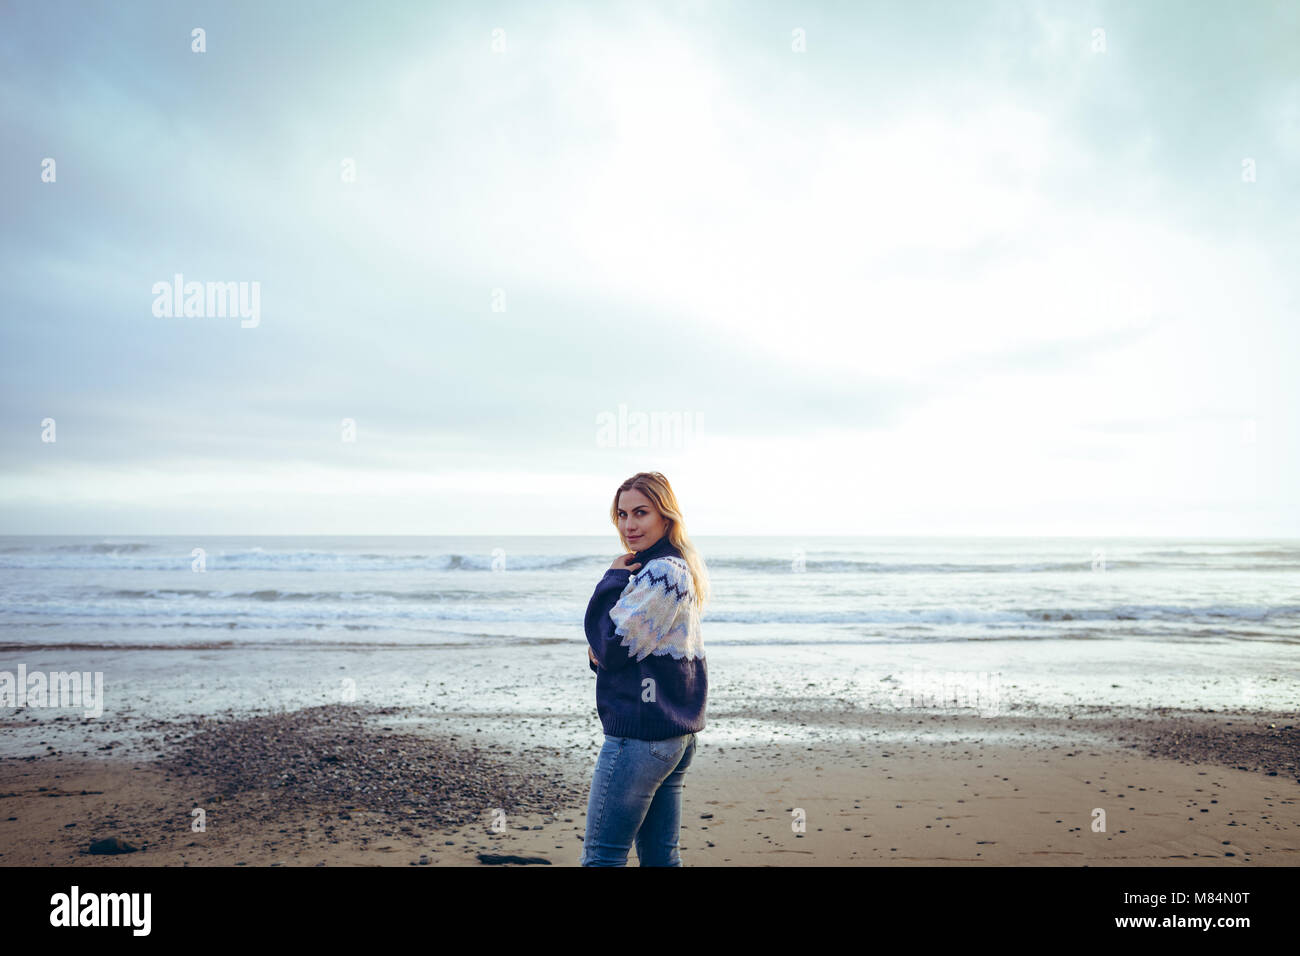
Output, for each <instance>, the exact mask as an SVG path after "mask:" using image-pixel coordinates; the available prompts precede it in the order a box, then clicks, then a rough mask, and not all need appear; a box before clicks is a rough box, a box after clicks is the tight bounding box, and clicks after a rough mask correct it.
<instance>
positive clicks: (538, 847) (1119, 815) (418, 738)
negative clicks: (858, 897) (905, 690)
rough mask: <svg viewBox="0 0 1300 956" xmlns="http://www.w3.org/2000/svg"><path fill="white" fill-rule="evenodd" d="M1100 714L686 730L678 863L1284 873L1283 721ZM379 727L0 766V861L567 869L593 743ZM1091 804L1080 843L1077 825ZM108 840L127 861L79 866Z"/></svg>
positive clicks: (379, 719) (1295, 787)
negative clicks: (688, 748) (727, 735)
mask: <svg viewBox="0 0 1300 956" xmlns="http://www.w3.org/2000/svg"><path fill="white" fill-rule="evenodd" d="M1109 710H1110V709H1107V708H1097V709H1096V710H1095V711H1093V712H1087V711H1085V710H1082V709H1081V710H1079V711H1077V712H1075V713H1073V714H1070V715H1065V716H1029V715H1023V716H1022V715H1014V714H1007V715H1002V716H998V717H992V718H986V717H978V716H975V715H973V714H969V715H968V714H960V713H931V714H926V713H923V712H918V711H911V712H893V713H890V712H876V713H873V712H861V711H857V710H854V709H849V710H845V711H844V712H842V713H839V714H833V713H828V712H826V711H819V712H816V713H812V712H810V713H809V714H807V715H800V714H798V713H797V712H795V713H792V712H791V711H790V710H789V709H787V710H784V711H782V713H781V714H780V721H781V723H780V724H779V726H780V727H781V728H786V727H788V726H790V724H791V723H792V722H793V723H794V724H796V725H799V724H802V725H803V733H802V734H799V733H792V732H790V731H788V730H784V729H782V730H779V731H775V732H774V734H773V736H772V739H771V740H770V742H768V743H762V744H752V745H744V746H737V745H713V744H710V742H709V734H708V731H707V730H706V731H704V732H702V733H701V734H700V742H699V748H698V751H697V754H696V757H695V760H694V763H693V766H692V768H691V770H690V772H689V774H688V776H687V782H686V789H685V793H684V799H683V818H682V834H681V847H682V857H683V861H684V862H685V864H686V865H688V866H854V865H903V866H906V865H914V866H923V865H944V866H947V865H953V866H967V865H975V866H978V865H990V864H991V865H999V866H1018V865H1035V866H1037V865H1044V864H1046V865H1063V866H1080V865H1089V866H1105V865H1126V866H1132V865H1138V866H1143V865H1150V866H1171V865H1173V866H1242V865H1250V866H1287V865H1296V864H1297V863H1300V766H1298V765H1297V755H1298V754H1300V733H1298V732H1297V730H1296V724H1295V723H1294V722H1293V720H1294V716H1293V715H1292V716H1291V717H1287V716H1286V715H1276V714H1267V713H1258V712H1257V713H1254V714H1229V713H1222V712H1218V713H1198V712H1177V711H1162V712H1159V713H1149V714H1139V715H1118V714H1115V713H1113V712H1105V711H1109ZM402 716H403V715H402V713H401V709H400V708H375V707H372V706H364V705H348V704H333V705H325V706H320V707H311V708H303V709H300V710H296V711H290V712H281V713H272V714H268V715H261V716H252V717H247V716H243V717H229V718H224V719H215V720H214V719H210V718H194V719H193V720H191V721H190V723H189V726H178V725H175V724H171V725H168V724H163V723H161V722H160V723H159V724H158V726H157V727H156V728H154V731H155V736H154V737H152V738H149V737H147V736H145V737H144V738H142V739H143V740H144V741H145V742H144V743H142V745H141V747H140V748H139V749H138V751H137V752H135V753H124V752H122V751H123V749H124V748H122V747H112V748H110V750H109V754H111V755H106V756H86V755H84V754H73V753H63V752H60V751H55V750H51V751H49V752H47V754H46V755H45V756H28V757H7V758H4V759H3V760H0V801H2V802H0V851H2V855H0V864H3V865H7V866H16V865H46V864H49V865H74V866H110V867H111V866H132V865H169V866H190V865H193V866H239V865H247V866H357V865H360V866H412V865H414V866H420V865H429V866H483V865H552V866H576V865H577V864H578V859H579V854H580V851H581V839H582V836H583V833H584V822H585V810H586V795H587V787H588V785H589V781H590V773H591V770H592V768H593V766H594V761H595V753H596V749H597V747H598V742H599V733H598V731H597V732H595V733H592V734H590V735H589V736H590V738H591V739H590V741H589V742H588V743H587V744H586V745H583V744H580V743H574V744H569V745H567V746H556V745H555V744H554V743H552V744H551V745H549V746H548V745H536V744H529V743H526V742H528V741H530V740H533V739H536V738H537V737H538V736H539V735H540V736H541V738H542V739H549V740H554V736H553V732H554V730H555V728H554V726H552V725H553V724H554V723H555V722H556V721H557V720H558V721H567V720H570V719H572V718H564V717H559V718H557V717H552V716H548V715H541V716H537V717H531V716H527V717H520V716H518V715H511V716H509V717H498V718H495V719H494V718H492V717H490V716H488V715H483V716H481V717H480V718H478V719H477V720H476V721H475V722H474V723H473V725H472V726H471V728H470V729H468V730H467V729H466V721H465V719H464V715H458V720H457V723H458V726H459V729H458V730H456V731H454V732H453V731H452V730H451V729H450V727H448V728H445V729H443V730H441V731H437V730H430V729H429V728H428V727H424V728H422V729H421V730H419V731H418V732H412V731H411V730H410V729H408V728H406V727H403V726H402V721H401V718H402ZM726 716H727V715H717V718H718V719H726ZM736 716H740V715H736ZM744 716H745V717H746V718H747V719H752V720H762V719H763V717H762V715H761V714H758V713H749V714H746V715H744ZM805 717H806V718H807V719H804V718H805ZM774 719H775V718H774ZM86 726H87V728H88V733H89V732H90V728H92V727H93V726H94V725H93V724H92V723H90V722H87V724H86ZM776 726H778V725H776V724H774V727H776ZM385 728H387V729H385ZM580 729H581V728H578V730H580ZM855 730H856V731H857V734H858V737H859V738H860V739H858V740H851V739H848V738H849V737H850V736H851V735H853V733H854V731H855ZM503 740H515V741H517V744H516V745H514V746H506V745H503V744H502V743H500V741H503ZM488 741H494V742H491V743H489V742H488ZM150 751H151V752H150ZM195 808H201V809H202V810H203V811H204V814H205V820H204V825H205V829H204V830H203V831H201V832H196V831H195V830H193V829H192V826H193V824H192V821H193V820H194V815H193V811H194V810H195ZM497 808H500V810H501V811H502V812H501V813H498V812H497ZM1097 809H1100V810H1104V811H1105V830H1104V832H1100V831H1094V829H1093V822H1094V819H1096V816H1095V815H1094V811H1095V810H1097ZM797 810H798V811H802V814H803V819H804V826H803V830H802V832H797V831H796V829H795V827H794V826H793V825H792V821H795V819H796V811H797ZM114 838H116V839H117V840H120V841H123V843H125V844H129V845H131V846H134V847H136V848H137V849H136V852H120V853H116V854H98V853H95V854H92V853H90V852H88V850H89V847H90V845H91V844H92V842H95V841H100V840H106V839H107V840H112V839H114ZM628 863H629V865H630V866H635V865H637V861H636V853H635V850H633V851H632V853H631V854H630V855H629V860H628Z"/></svg>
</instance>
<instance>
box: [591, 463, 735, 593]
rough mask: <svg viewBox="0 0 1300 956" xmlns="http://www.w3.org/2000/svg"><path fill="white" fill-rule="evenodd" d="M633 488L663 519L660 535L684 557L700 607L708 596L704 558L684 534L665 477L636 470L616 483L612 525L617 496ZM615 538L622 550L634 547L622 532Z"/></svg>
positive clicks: (684, 528) (616, 507)
mask: <svg viewBox="0 0 1300 956" xmlns="http://www.w3.org/2000/svg"><path fill="white" fill-rule="evenodd" d="M633 488H635V489H636V490H637V491H639V492H641V494H643V495H645V496H646V497H647V498H649V499H650V500H651V501H652V502H654V506H655V507H656V508H658V509H659V513H660V514H661V515H663V516H664V518H665V519H666V520H667V522H668V528H667V530H666V531H664V537H666V538H667V539H668V540H669V541H671V542H672V543H673V545H674V546H675V547H676V548H677V550H678V551H680V552H681V553H682V557H683V558H685V559H686V566H687V567H688V568H690V571H691V580H692V582H694V585H695V606H696V607H697V608H703V607H704V605H705V604H706V603H708V600H709V597H710V589H709V571H708V568H707V567H705V565H704V559H703V558H702V557H700V553H699V552H698V551H697V550H695V545H694V544H692V543H691V539H690V538H689V537H687V535H686V521H685V519H684V518H683V517H682V508H681V505H679V504H678V503H677V496H676V495H675V494H673V486H672V485H670V484H668V479H667V478H665V477H664V476H663V475H662V474H660V473H659V472H657V471H638V472H637V473H636V474H635V475H633V476H632V477H631V478H629V479H628V480H627V481H625V482H623V483H622V484H621V485H619V486H618V490H617V491H615V492H614V503H613V504H612V505H610V506H609V518H610V520H611V521H612V522H614V527H615V528H617V527H618V496H619V495H621V494H622V493H623V492H625V491H630V490H631V489H633ZM618 537H619V540H620V541H622V542H623V548H624V549H625V550H627V551H635V550H636V549H635V548H633V547H632V545H631V544H629V543H628V540H627V538H625V537H623V532H622V531H620V532H619V533H618Z"/></svg>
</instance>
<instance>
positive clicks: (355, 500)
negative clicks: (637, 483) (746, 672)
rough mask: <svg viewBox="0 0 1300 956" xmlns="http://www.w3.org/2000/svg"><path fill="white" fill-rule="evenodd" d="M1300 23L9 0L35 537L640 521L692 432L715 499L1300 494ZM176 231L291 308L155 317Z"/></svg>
mask: <svg viewBox="0 0 1300 956" xmlns="http://www.w3.org/2000/svg"><path fill="white" fill-rule="evenodd" d="M195 28H202V30H203V31H204V33H203V35H202V41H203V43H204V44H205V46H206V49H205V51H204V52H195V51H194V50H193V48H192V47H193V45H194V44H195V43H196V42H197V41H196V39H195V38H194V36H193V35H192V31H193V30H194V29H195ZM801 46H802V47H803V49H800V47H801ZM1298 49H1300V4H1295V3H1265V2H1245V3H1233V4H1221V3H1187V2H1166V3H1141V4H1136V3H1131V2H1122V3H1094V4H1088V3H1078V2H1069V3H1065V2H1062V3H1033V2H1003V3H997V2H990V3H973V2H972V3H965V2H946V3H924V2H922V3H918V2H901V0H900V2H897V3H871V4H866V3H802V2H801V3H785V4H775V3H755V2H736V3H720V2H714V3H693V4H687V3H681V4H673V3H659V4H652V3H645V2H642V3H628V4H626V5H618V4H615V3H609V2H592V3H587V4H563V3H551V2H546V3H540V2H519V3H511V4H505V3H497V4H494V3H468V2H467V3H463V4H449V3H438V4H426V3H414V2H412V3H409V4H406V3H391V2H390V3H373V4H359V3H355V2H351V0H350V2H346V3H311V4H287V3H271V2H267V3H261V2H248V3H229V2H221V3H211V4H207V3H204V4H187V3H175V2H158V3H138V2H133V3H129V4H101V3H85V4H75V3H38V2H10V3H6V4H4V5H3V6H2V7H0V116H2V117H3V146H2V150H3V151H2V153H0V190H2V191H3V195H2V197H0V198H2V200H3V227H2V228H3V236H2V239H0V241H2V242H3V248H2V249H0V253H2V254H0V279H2V280H3V281H2V282H0V303H2V306H3V321H4V325H3V354H2V357H0V363H2V364H3V369H2V370H3V376H2V378H0V389H2V390H3V391H2V393H0V394H2V396H3V420H2V421H0V456H2V457H3V469H2V475H0V532H8V533H39V532H51V533H87V534H131V533H135V534H149V533H263V532H265V533H317V532H319V533H349V532H350V533H426V534H439V533H449V534H450V533H492V534H500V533H542V534H583V533H602V532H608V530H609V525H608V518H607V510H608V507H609V502H610V499H611V497H612V494H613V490H614V488H615V487H616V485H617V484H618V482H620V481H621V480H622V479H624V478H626V477H627V476H629V475H630V474H632V473H633V472H636V471H639V470H659V471H662V472H664V473H665V474H666V475H667V476H668V477H669V479H670V480H671V481H672V482H673V484H674V486H675V487H676V489H677V492H678V495H679V497H680V498H681V500H682V504H683V507H684V508H685V510H686V518H687V526H688V528H689V530H691V531H692V532H693V533H697V534H765V533H780V534H839V533H843V534H907V533H915V534H994V535H1019V534H1078V535H1090V536H1096V535H1146V534H1151V535H1189V536H1191V535H1216V536H1218V535H1224V536H1230V535H1242V536H1260V535H1266V536H1274V535H1277V536H1288V535H1290V536H1295V535H1300V498H1298V496H1297V494H1296V492H1295V489H1296V488H1300V447H1298V444H1300V441H1298V439H1300V421H1298V419H1300V376H1298V375H1297V359H1298V358H1300V330H1298V328H1297V324H1298V323H1297V319H1298V314H1297V313H1298V306H1300V302H1298V301H1297V299H1298V297H1297V290H1298V288H1300V267H1298V265H1300V264H1298V262H1297V250H1300V203H1298V202H1297V200H1300V105H1298V104H1300V70H1298V69H1297V59H1296V55H1297V54H1296V51H1297V50H1298ZM47 159H52V160H54V165H53V172H54V181H52V182H48V181H43V180H44V179H46V178H48V170H49V168H50V165H49V164H48V163H47V162H46V160H47ZM349 171H354V174H355V175H354V179H353V178H352V177H351V176H350V173H349ZM350 179H351V181H349V180H350ZM177 274H181V275H183V276H184V282H185V283H189V282H201V283H208V282H214V283H216V282H222V283H224V282H235V283H245V284H246V285H245V286H244V289H245V291H246V292H251V291H252V288H253V283H257V289H258V293H259V297H260V298H259V310H258V314H257V317H256V323H257V324H256V325H255V326H253V325H251V320H244V321H241V318H240V317H239V316H238V315H235V316H229V315H228V316H219V315H203V316H188V317H187V316H184V315H179V316H177V315H171V316H168V315H162V316H159V315H156V314H155V312H156V311H158V307H157V306H156V302H155V300H157V299H159V298H160V296H158V295H157V294H156V293H155V291H154V289H155V285H156V284H157V283H162V282H166V283H170V282H172V281H173V279H174V276H175V275H177ZM161 298H166V299H168V300H169V301H170V296H162V297H161ZM620 405H621V406H624V412H625V420H627V421H629V422H631V423H632V424H635V421H636V414H637V413H643V414H647V415H648V414H650V413H674V412H676V413H680V416H679V419H680V421H681V423H682V425H683V426H686V425H689V426H690V427H689V429H687V428H685V427H683V429H682V430H680V431H678V432H677V433H675V434H650V435H648V436H646V437H645V441H644V442H642V441H641V440H640V437H639V435H638V432H637V431H636V430H635V429H633V430H631V431H630V432H629V431H624V432H622V433H620V431H619V429H618V428H617V427H614V428H612V429H607V428H602V427H601V425H602V423H607V422H608V421H610V420H611V419H614V420H616V419H617V418H618V417H619V415H620ZM48 419H52V420H53V423H54V424H53V437H54V440H53V441H49V440H48V438H49V437H51V436H50V431H51V427H50V426H49V425H48V423H46V424H43V423H44V422H46V420H48ZM345 420H351V422H354V423H355V431H352V430H351V428H352V426H350V425H347V424H345ZM349 438H354V440H348V439H349ZM43 439H45V440H43Z"/></svg>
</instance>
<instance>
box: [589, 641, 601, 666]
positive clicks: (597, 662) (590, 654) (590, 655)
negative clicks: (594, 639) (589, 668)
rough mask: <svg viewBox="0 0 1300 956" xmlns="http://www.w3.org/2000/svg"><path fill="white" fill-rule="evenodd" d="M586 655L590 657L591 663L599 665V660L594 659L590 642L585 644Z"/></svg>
mask: <svg viewBox="0 0 1300 956" xmlns="http://www.w3.org/2000/svg"><path fill="white" fill-rule="evenodd" d="M587 656H588V657H590V658H591V662H592V663H593V664H595V665H596V666H597V667H599V666H600V661H598V660H596V655H595V654H594V653H592V650H591V645H590V644H588V645H587Z"/></svg>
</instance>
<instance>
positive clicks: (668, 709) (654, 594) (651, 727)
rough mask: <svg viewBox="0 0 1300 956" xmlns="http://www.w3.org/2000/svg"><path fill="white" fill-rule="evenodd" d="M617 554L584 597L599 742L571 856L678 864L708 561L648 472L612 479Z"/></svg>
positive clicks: (696, 710)
mask: <svg viewBox="0 0 1300 956" xmlns="http://www.w3.org/2000/svg"><path fill="white" fill-rule="evenodd" d="M610 519H611V520H612V521H613V522H614V526H615V527H616V528H617V529H618V534H619V538H620V539H621V540H622V542H623V546H624V547H625V548H627V549H628V551H629V552H630V553H627V554H621V555H619V556H618V557H617V558H615V559H614V563H613V564H612V565H611V566H610V568H609V570H608V571H606V572H605V576H604V577H603V578H601V579H600V582H599V583H598V584H597V585H596V591H595V593H594V594H592V596H591V601H590V602H589V603H588V605H587V616H586V621H585V624H586V630H587V643H588V647H587V656H588V657H589V658H590V661H591V669H592V670H593V671H595V672H596V710H597V712H598V713H599V714H600V722H601V726H602V728H603V729H604V731H605V742H604V745H603V746H602V747H601V749H600V756H599V757H598V758H597V760H596V772H595V775H594V776H593V777H592V781H591V796H590V797H589V798H588V800H587V834H586V838H585V840H584V841H583V846H582V865H583V866H627V855H628V851H629V850H631V848H632V843H633V841H634V840H635V842H636V855H637V859H638V860H639V861H640V863H641V865H642V866H681V865H682V861H681V857H680V856H679V854H678V851H677V834H678V830H680V829H681V819H682V782H683V779H684V778H685V776H686V768H687V767H689V766H690V765H691V758H692V757H693V756H694V755H695V734H696V731H700V730H703V729H704V705H705V698H706V697H707V696H708V687H709V679H708V671H707V669H706V667H705V663H704V646H703V644H702V643H701V639H700V608H702V607H703V606H704V603H705V602H706V601H707V600H708V596H709V583H708V572H707V570H706V569H705V567H704V562H703V560H702V559H701V558H700V556H699V554H698V553H697V552H696V550H695V546H694V545H693V544H691V540H690V538H688V537H687V536H686V525H685V524H684V522H683V521H682V512H681V508H680V507H679V506H678V504H677V496H676V495H674V494H673V489H672V486H670V485H669V484H668V479H667V478H665V477H664V476H663V475H661V474H660V473H659V472H657V471H651V472H645V471H643V472H639V473H637V474H635V475H633V476H632V477H631V478H629V479H628V480H627V481H625V482H623V483H622V484H621V485H619V486H618V490H617V491H616V492H615V493H614V503H613V505H612V506H611V507H610Z"/></svg>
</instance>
